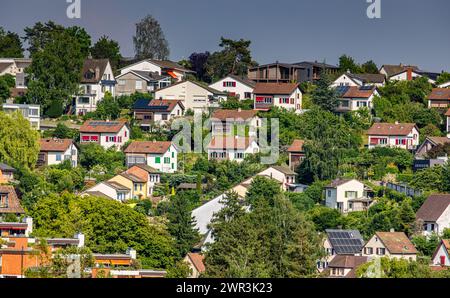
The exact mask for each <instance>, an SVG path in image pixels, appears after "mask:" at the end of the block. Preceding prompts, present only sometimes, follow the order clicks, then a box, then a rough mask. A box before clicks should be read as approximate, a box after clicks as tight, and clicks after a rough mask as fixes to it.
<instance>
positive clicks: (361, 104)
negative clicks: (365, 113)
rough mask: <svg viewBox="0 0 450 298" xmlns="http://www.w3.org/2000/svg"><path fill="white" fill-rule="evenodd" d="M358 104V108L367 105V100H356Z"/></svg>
mask: <svg viewBox="0 0 450 298" xmlns="http://www.w3.org/2000/svg"><path fill="white" fill-rule="evenodd" d="M356 106H357V107H358V108H360V107H367V102H366V101H358V102H356Z"/></svg>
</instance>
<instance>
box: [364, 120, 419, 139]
mask: <svg viewBox="0 0 450 298" xmlns="http://www.w3.org/2000/svg"><path fill="white" fill-rule="evenodd" d="M415 127H416V124H414V123H398V124H392V123H375V124H374V125H373V126H372V127H371V128H370V129H369V130H368V131H367V134H368V135H378V136H407V135H409V134H410V133H411V131H412V130H413V128H415Z"/></svg>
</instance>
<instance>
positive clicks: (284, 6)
mask: <svg viewBox="0 0 450 298" xmlns="http://www.w3.org/2000/svg"><path fill="white" fill-rule="evenodd" d="M81 3H82V15H81V19H76V20H71V19H68V18H67V16H66V8H67V6H68V4H67V3H66V0H0V26H2V27H4V28H5V29H6V30H10V31H15V32H17V33H19V34H20V35H23V28H24V27H26V26H31V25H33V24H34V23H35V22H37V21H47V20H50V19H51V20H54V21H55V22H57V23H60V24H63V25H78V26H83V27H85V28H86V29H87V31H88V32H89V33H90V34H91V36H92V37H93V40H94V41H95V40H97V39H98V38H99V37H100V36H101V35H108V36H110V37H111V38H113V39H115V40H117V41H118V42H119V43H120V45H121V49H122V54H123V55H124V56H133V54H134V53H133V43H132V36H133V34H134V30H135V23H136V22H137V21H138V20H140V19H141V18H142V17H144V16H145V15H147V14H151V15H153V16H154V17H156V18H157V19H158V20H159V22H160V23H161V26H162V28H163V30H164V32H165V34H166V38H167V40H168V41H169V44H170V49H171V59H173V60H179V59H182V58H186V57H188V56H189V55H190V54H191V53H192V52H196V51H197V52H202V51H215V50H217V49H218V43H219V39H220V37H221V36H224V37H228V38H234V39H238V38H245V39H250V40H251V41H252V53H253V58H254V59H255V60H256V61H258V62H259V63H269V62H274V61H276V60H278V61H280V62H298V61H303V60H318V61H324V60H326V62H328V63H331V64H336V63H337V60H338V57H339V56H340V55H342V54H344V53H345V54H348V55H351V56H353V57H355V58H356V60H357V61H358V62H365V61H366V60H368V59H373V60H374V61H375V62H376V63H377V64H379V65H380V64H398V63H400V62H402V63H404V64H415V65H418V66H419V67H421V68H422V69H424V70H428V71H436V72H440V71H441V70H447V71H450V30H449V29H450V17H449V12H450V1H449V0H381V3H382V8H381V12H382V15H381V19H375V20H372V19H369V18H368V17H367V15H366V9H367V7H368V6H369V4H367V3H366V0H120V1H119V0H81Z"/></svg>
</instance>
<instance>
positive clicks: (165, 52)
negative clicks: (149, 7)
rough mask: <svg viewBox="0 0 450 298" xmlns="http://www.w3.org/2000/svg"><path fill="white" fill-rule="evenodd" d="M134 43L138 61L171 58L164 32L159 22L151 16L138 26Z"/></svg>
mask: <svg viewBox="0 0 450 298" xmlns="http://www.w3.org/2000/svg"><path fill="white" fill-rule="evenodd" d="M133 43H134V48H135V53H136V58H137V59H158V60H165V59H168V58H169V55H170V50H169V43H168V42H167V40H166V38H165V36H164V32H163V30H162V29H161V25H160V24H159V22H158V21H157V20H156V19H155V18H154V17H152V16H151V15H148V16H146V17H145V18H143V19H142V20H141V21H140V22H139V23H137V24H136V35H135V36H134V37H133Z"/></svg>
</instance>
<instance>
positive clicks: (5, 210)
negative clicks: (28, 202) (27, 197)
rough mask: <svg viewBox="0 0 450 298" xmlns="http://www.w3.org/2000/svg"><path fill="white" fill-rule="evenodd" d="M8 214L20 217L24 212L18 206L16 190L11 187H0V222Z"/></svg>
mask: <svg viewBox="0 0 450 298" xmlns="http://www.w3.org/2000/svg"><path fill="white" fill-rule="evenodd" d="M8 214H12V215H15V216H21V215H23V214H25V210H24V209H23V208H22V206H21V205H20V200H19V198H18V197H17V193H16V190H15V189H14V187H13V186H11V185H0V221H2V220H4V217H5V216H6V215H8Z"/></svg>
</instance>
